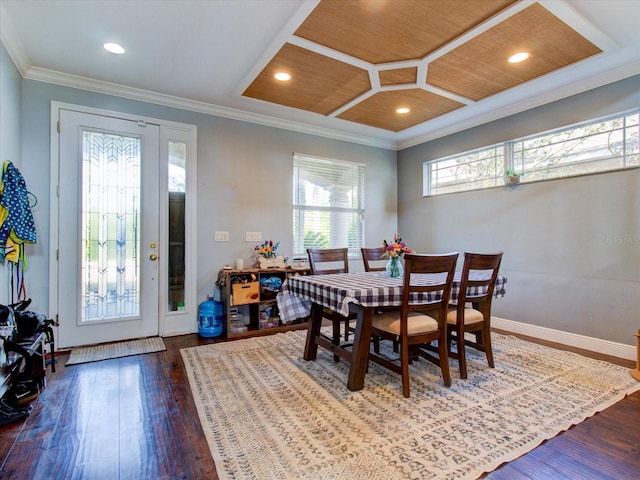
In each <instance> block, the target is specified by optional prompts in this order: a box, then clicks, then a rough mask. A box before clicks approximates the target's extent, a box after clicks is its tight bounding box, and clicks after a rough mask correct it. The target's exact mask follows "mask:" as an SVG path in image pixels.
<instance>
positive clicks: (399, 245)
mask: <svg viewBox="0 0 640 480" xmlns="http://www.w3.org/2000/svg"><path fill="white" fill-rule="evenodd" d="M382 247H383V248H384V253H383V254H382V256H383V257H389V258H398V257H400V258H401V257H402V256H403V255H404V254H405V253H413V250H412V249H410V248H409V247H407V244H406V243H404V242H403V241H402V238H400V234H399V233H396V234H395V235H394V236H393V242H392V243H388V242H387V241H386V240H384V241H383V244H382Z"/></svg>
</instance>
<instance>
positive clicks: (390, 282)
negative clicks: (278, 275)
mask: <svg viewBox="0 0 640 480" xmlns="http://www.w3.org/2000/svg"><path fill="white" fill-rule="evenodd" d="M482 275H486V274H483V273H482V272H478V273H473V272H472V274H471V277H472V278H474V277H475V278H481V277H482ZM419 277H420V278H419V280H418V281H419V283H423V284H425V285H428V284H430V283H431V284H432V283H434V282H435V281H437V280H436V277H437V276H435V275H419ZM485 278H486V277H485ZM439 280H440V281H442V280H441V276H440V279H439ZM402 284H403V278H402V277H400V278H391V277H389V276H388V275H387V273H386V272H358V273H338V274H332V275H308V276H299V277H292V278H289V279H287V280H286V281H285V282H284V284H283V285H282V290H281V292H280V293H279V294H278V297H277V301H278V309H279V310H280V320H281V321H282V322H283V323H290V322H292V321H293V320H295V319H298V318H304V317H307V316H308V315H309V312H310V311H311V303H312V302H315V303H318V304H320V305H323V306H325V307H328V308H330V309H332V310H335V311H337V312H340V313H341V314H342V315H345V316H346V315H348V314H349V303H356V304H359V305H362V306H363V307H388V306H399V305H400V303H401V302H402ZM506 284H507V277H506V276H504V275H499V276H498V278H497V280H496V287H495V290H494V297H503V296H504V294H505V292H506ZM477 289H478V288H477V287H475V288H473V289H472V288H470V289H469V292H468V293H469V294H470V295H471V294H477V293H479V292H477V291H474V290H477ZM459 291H460V272H457V273H456V275H455V277H454V280H453V286H452V289H451V301H452V302H454V303H455V302H456V300H457V299H458V293H459ZM440 295H441V292H437V291H436V292H428V293H423V294H416V295H415V296H412V298H411V301H415V302H424V301H425V300H426V301H427V302H434V301H437V300H438V299H439V296H440Z"/></svg>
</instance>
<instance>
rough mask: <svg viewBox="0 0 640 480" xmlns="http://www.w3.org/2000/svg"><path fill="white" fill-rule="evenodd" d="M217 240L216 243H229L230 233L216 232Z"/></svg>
mask: <svg viewBox="0 0 640 480" xmlns="http://www.w3.org/2000/svg"><path fill="white" fill-rule="evenodd" d="M215 240H216V242H228V241H229V232H216V236H215Z"/></svg>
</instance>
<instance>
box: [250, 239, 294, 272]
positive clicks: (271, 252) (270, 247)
mask: <svg viewBox="0 0 640 480" xmlns="http://www.w3.org/2000/svg"><path fill="white" fill-rule="evenodd" d="M279 246H280V242H274V241H273V240H265V241H264V242H262V243H261V244H259V245H256V246H255V247H254V250H255V251H256V252H258V258H257V261H256V266H257V267H258V268H276V267H277V268H284V267H285V266H286V265H285V260H284V257H283V256H281V255H278V247H279Z"/></svg>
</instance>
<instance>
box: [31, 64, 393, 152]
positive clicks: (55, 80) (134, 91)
mask: <svg viewBox="0 0 640 480" xmlns="http://www.w3.org/2000/svg"><path fill="white" fill-rule="evenodd" d="M23 77H24V78H26V79H28V80H36V81H39V82H45V83H52V84H55V85H61V86H64V87H71V88H77V89H80V90H87V91H91V92H95V93H102V94H106V95H113V96H116V97H122V98H127V99H130V100H138V101H141V102H147V103H153V104H156V105H163V106H166V107H172V108H179V109H182V110H188V111H191V112H197V113H204V114H207V115H214V116H217V117H223V118H229V119H233V120H240V121H243V122H249V123H256V124H259V125H265V126H268V127H274V128H280V129H283V130H289V131H293V132H296V133H305V134H309V135H317V136H320V137H326V138H331V139H333V140H341V141H345V142H351V143H358V144H362V145H368V146H371V147H377V148H384V149H390V150H396V147H397V145H396V143H395V142H390V141H385V140H381V139H379V138H373V137H367V136H361V135H352V134H348V133H345V132H340V131H336V130H332V129H328V128H322V127H316V126H313V125H309V124H305V123H301V122H293V121H289V120H282V119H278V118H273V117H269V116H267V115H261V114H256V113H249V112H244V111H241V110H236V109H233V108H227V107H221V106H218V105H213V104H210V103H205V102H198V101H195V100H189V99H186V98H181V97H175V96H172V95H165V94H162V93H156V92H151V91H148V90H143V89H140V88H134V87H128V86H126V85H119V84H116V83H111V82H105V81H102V80H95V79H92V78H87V77H82V76H79V75H71V74H68V73H62V72H58V71H54V70H48V69H45V68H40V67H31V68H29V69H28V70H27V72H26V73H25V74H24V75H23Z"/></svg>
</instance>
